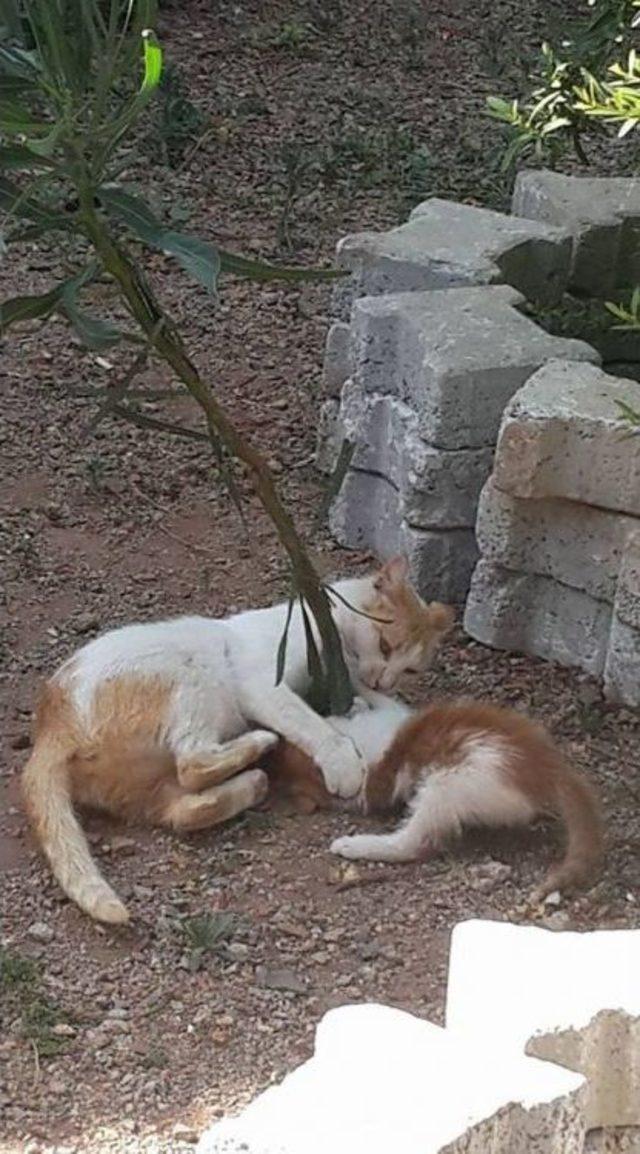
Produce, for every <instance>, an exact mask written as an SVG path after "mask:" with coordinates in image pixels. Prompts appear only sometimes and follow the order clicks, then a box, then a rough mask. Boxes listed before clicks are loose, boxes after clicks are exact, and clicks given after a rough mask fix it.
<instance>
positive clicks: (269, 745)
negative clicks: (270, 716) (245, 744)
mask: <svg viewBox="0 0 640 1154" xmlns="http://www.w3.org/2000/svg"><path fill="white" fill-rule="evenodd" d="M279 740H280V737H279V735H278V734H277V733H272V732H271V730H270V729H252V730H251V744H252V746H253V749H254V750H255V755H256V758H258V757H260V756H261V754H263V753H266V752H267V750H268V749H273V747H274V745H277V744H278V742H279Z"/></svg>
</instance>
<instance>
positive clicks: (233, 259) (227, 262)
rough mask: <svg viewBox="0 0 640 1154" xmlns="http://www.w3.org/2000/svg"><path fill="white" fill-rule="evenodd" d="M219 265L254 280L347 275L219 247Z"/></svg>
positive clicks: (340, 271)
mask: <svg viewBox="0 0 640 1154" xmlns="http://www.w3.org/2000/svg"><path fill="white" fill-rule="evenodd" d="M219 252H220V267H221V271H222V272H228V273H233V274H234V275H235V276H245V277H247V278H248V279H249V280H255V281H273V280H285V281H323V280H336V279H337V278H339V277H344V276H348V275H349V274H348V272H346V271H345V270H344V269H335V268H287V267H286V266H278V265H274V264H268V263H267V262H266V261H263V260H252V259H250V258H249V257H245V256H238V255H237V254H236V253H232V252H227V251H226V249H222V248H221V249H220V250H219Z"/></svg>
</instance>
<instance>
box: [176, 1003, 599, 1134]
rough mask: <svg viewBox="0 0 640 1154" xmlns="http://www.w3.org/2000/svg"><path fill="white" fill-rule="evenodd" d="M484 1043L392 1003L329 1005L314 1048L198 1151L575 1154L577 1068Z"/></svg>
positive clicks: (579, 1127)
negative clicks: (527, 1153)
mask: <svg viewBox="0 0 640 1154" xmlns="http://www.w3.org/2000/svg"><path fill="white" fill-rule="evenodd" d="M485 1050H486V1047H485V1045H484V1043H483V1044H482V1045H480V1046H478V1045H477V1044H476V1043H475V1042H474V1041H473V1040H472V1039H460V1038H457V1037H455V1036H454V1035H450V1034H448V1033H447V1032H446V1031H445V1030H442V1029H440V1028H439V1027H438V1026H434V1025H432V1024H431V1023H430V1022H425V1021H422V1020H421V1019H419V1018H415V1017H413V1016H412V1015H410V1014H407V1013H404V1012H403V1011H401V1010H396V1009H392V1008H389V1007H385V1006H379V1005H370V1004H366V1005H359V1006H349V1007H343V1008H341V1009H339V1010H332V1011H331V1012H330V1013H328V1014H327V1015H326V1016H325V1017H324V1018H323V1020H322V1021H321V1023H320V1025H319V1027H318V1031H317V1036H316V1048H315V1053H314V1056H313V1058H312V1059H311V1060H310V1061H308V1062H306V1063H305V1064H304V1065H303V1066H301V1067H300V1068H299V1069H298V1070H295V1071H294V1072H293V1073H292V1074H290V1075H289V1076H288V1077H287V1078H285V1079H284V1081H283V1082H282V1083H281V1084H280V1085H278V1086H275V1087H272V1088H271V1089H269V1090H267V1091H266V1092H265V1093H264V1094H261V1095H260V1096H259V1097H258V1098H256V1100H255V1101H254V1102H253V1103H251V1105H250V1106H249V1107H248V1108H247V1109H246V1110H245V1111H244V1112H243V1113H242V1114H241V1115H240V1116H239V1118H236V1119H232V1120H225V1121H223V1122H221V1123H218V1124H217V1125H215V1126H213V1128H212V1129H211V1130H209V1131H208V1133H206V1134H205V1135H204V1136H203V1138H202V1139H201V1142H200V1145H199V1147H198V1154H223V1152H225V1154H231V1152H232V1151H240V1150H244V1151H246V1154H329V1152H331V1154H390V1152H391V1151H393V1154H436V1152H437V1151H440V1150H443V1149H444V1148H445V1147H446V1149H447V1151H448V1152H450V1154H455V1152H456V1151H460V1152H462V1151H463V1150H464V1151H465V1152H470V1151H476V1149H477V1150H478V1151H481V1150H486V1149H489V1148H491V1149H494V1150H504V1151H506V1150H510V1151H511V1150H513V1151H514V1152H515V1151H520V1150H523V1151H524V1150H527V1151H531V1152H532V1154H533V1152H534V1151H535V1154H570V1152H572V1151H576V1154H577V1152H579V1151H580V1150H581V1149H582V1137H583V1124H582V1119H581V1109H580V1107H579V1098H580V1094H579V1091H580V1088H581V1086H582V1085H583V1079H582V1078H581V1077H580V1076H579V1075H576V1074H574V1073H571V1072H569V1071H567V1070H563V1069H561V1068H560V1067H557V1066H554V1065H552V1064H549V1063H546V1062H541V1061H538V1060H537V1059H535V1058H528V1057H525V1056H524V1055H514V1054H513V1052H509V1053H507V1054H506V1057H505V1058H504V1060H503V1059H502V1058H501V1057H500V1056H499V1055H495V1054H494V1053H493V1052H492V1055H491V1061H490V1062H487V1060H486V1053H485ZM459 1143H460V1144H459Z"/></svg>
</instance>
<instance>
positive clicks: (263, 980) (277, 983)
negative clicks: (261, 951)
mask: <svg viewBox="0 0 640 1154" xmlns="http://www.w3.org/2000/svg"><path fill="white" fill-rule="evenodd" d="M256 982H257V984H258V985H259V986H262V987H263V988H264V989H265V990H286V991H287V992H288V993H291V994H304V993H306V989H307V984H306V982H305V981H304V979H303V978H301V977H299V976H298V975H297V974H296V973H294V971H293V970H288V969H286V968H285V967H284V966H283V967H279V966H258V967H257V968H256Z"/></svg>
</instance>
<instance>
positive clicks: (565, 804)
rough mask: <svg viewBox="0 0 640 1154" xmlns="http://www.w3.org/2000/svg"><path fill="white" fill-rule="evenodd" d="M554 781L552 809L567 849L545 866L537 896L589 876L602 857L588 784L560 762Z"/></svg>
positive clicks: (599, 824) (597, 814)
mask: <svg viewBox="0 0 640 1154" xmlns="http://www.w3.org/2000/svg"><path fill="white" fill-rule="evenodd" d="M562 768H563V772H562V773H561V774H560V775H559V777H558V781H557V784H556V799H555V801H556V806H555V807H556V809H557V811H558V813H559V816H560V818H561V819H562V821H563V823H564V826H565V828H566V831H567V839H568V842H567V849H566V852H565V856H564V858H563V859H562V861H561V862H559V864H558V865H556V866H553V867H552V869H550V870H549V872H548V874H547V876H546V878H545V879H544V882H543V883H542V886H541V888H540V890H539V891H538V896H539V897H546V895H547V894H550V893H553V892H554V891H555V890H563V889H571V888H573V887H574V886H580V885H585V884H586V883H587V882H590V881H592V880H593V878H594V877H595V875H596V874H597V872H598V870H599V868H600V866H601V864H602V859H603V857H604V837H603V831H602V821H601V818H600V811H599V807H598V803H597V801H596V798H595V795H594V793H593V790H592V789H591V786H590V785H589V783H588V782H586V781H585V780H584V778H582V777H581V776H580V775H579V774H578V773H576V772H575V771H574V770H573V769H571V768H570V767H569V766H567V765H564V766H563V767H562Z"/></svg>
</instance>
